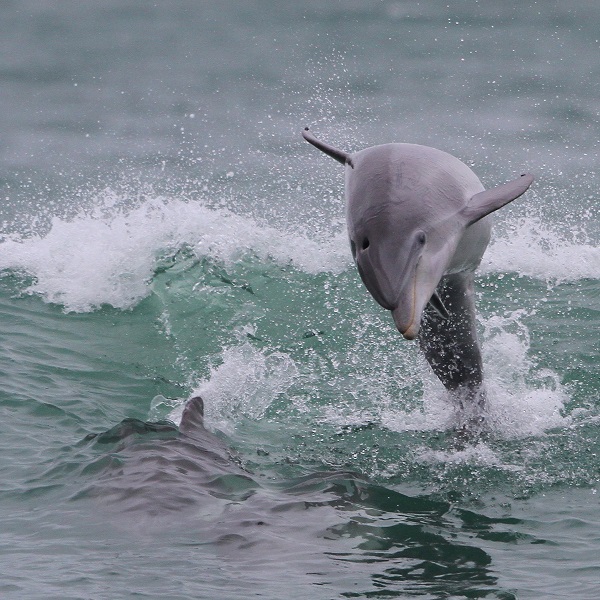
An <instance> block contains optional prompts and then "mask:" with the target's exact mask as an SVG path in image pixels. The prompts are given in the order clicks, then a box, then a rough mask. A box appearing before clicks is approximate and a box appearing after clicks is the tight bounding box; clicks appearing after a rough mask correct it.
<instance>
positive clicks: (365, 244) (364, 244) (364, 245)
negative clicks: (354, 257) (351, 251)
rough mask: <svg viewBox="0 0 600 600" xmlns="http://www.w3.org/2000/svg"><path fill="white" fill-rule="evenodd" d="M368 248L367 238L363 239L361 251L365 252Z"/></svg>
mask: <svg viewBox="0 0 600 600" xmlns="http://www.w3.org/2000/svg"><path fill="white" fill-rule="evenodd" d="M368 247H369V238H365V239H364V240H363V243H362V249H363V250H366V249H367V248H368Z"/></svg>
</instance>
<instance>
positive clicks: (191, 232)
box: [0, 189, 350, 312]
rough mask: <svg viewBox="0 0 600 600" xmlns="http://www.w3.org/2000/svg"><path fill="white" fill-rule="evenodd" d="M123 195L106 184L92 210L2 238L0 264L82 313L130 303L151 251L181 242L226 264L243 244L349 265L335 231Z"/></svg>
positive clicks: (316, 267)
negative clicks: (319, 234) (40, 230)
mask: <svg viewBox="0 0 600 600" xmlns="http://www.w3.org/2000/svg"><path fill="white" fill-rule="evenodd" d="M124 200H126V199H124V198H123V197H122V196H119V195H118V194H116V193H115V192H113V191H111V190H110V189H107V190H105V191H104V192H103V193H102V194H100V195H99V197H98V199H97V201H96V208H95V210H94V211H92V212H82V213H80V214H78V215H77V216H76V217H75V218H73V219H70V220H63V219H58V218H55V219H53V220H52V223H51V227H50V229H49V231H48V232H47V233H46V234H45V235H32V236H30V237H27V238H19V237H16V236H13V237H12V238H9V239H6V240H5V241H4V242H2V243H1V244H0V270H10V271H23V272H26V273H27V274H28V275H30V276H31V277H32V278H33V279H34V282H33V283H32V284H31V286H30V287H29V288H28V290H27V291H28V292H30V293H34V294H38V295H39V296H41V297H42V298H43V299H44V300H45V301H47V302H52V303H56V304H61V305H63V306H64V308H65V310H67V311H72V312H87V311H91V310H95V309H97V308H99V307H100V306H102V305H103V304H108V305H111V306H113V307H115V308H120V309H128V308H131V307H133V306H135V305H136V304H137V303H138V302H139V301H140V300H142V299H143V298H144V297H146V296H147V295H148V294H149V293H150V291H151V278H152V275H153V272H154V268H155V266H156V260H157V257H158V256H159V255H160V254H161V253H164V252H165V251H167V252H168V251H173V252H174V251H176V250H177V249H179V248H181V247H183V246H188V247H190V248H192V249H193V251H194V252H196V254H197V255H198V256H209V257H211V258H213V259H215V260H217V261H221V262H223V263H225V264H226V265H231V264H233V263H234V262H235V260H236V259H238V258H239V257H240V256H241V255H242V254H243V253H244V252H248V251H251V252H254V253H255V254H256V255H257V256H258V257H259V258H260V259H262V260H266V259H272V260H274V261H276V262H278V263H280V264H284V265H287V264H291V265H293V266H295V267H296V268H298V269H300V270H303V271H305V272H307V273H319V272H323V271H331V272H336V273H337V272H340V271H342V270H344V269H345V268H347V267H348V265H349V264H350V260H349V257H348V252H347V248H346V239H345V234H344V232H343V231H340V232H339V233H338V234H337V235H336V236H333V237H330V238H328V239H325V240H321V241H319V240H314V239H309V238H308V237H306V236H304V235H302V234H301V233H294V232H287V231H280V230H278V229H275V228H273V227H269V226H267V225H264V224H260V223H257V222H256V221H255V220H254V219H252V218H250V217H244V216H240V215H236V214H234V213H232V212H231V211H229V210H227V209H224V208H217V209H215V208H209V207H207V206H206V205H204V204H203V203H202V202H187V201H184V200H181V199H177V198H164V197H155V198H149V199H146V200H144V201H142V202H140V203H138V204H137V205H136V206H135V207H133V208H129V209H126V208H124V207H123V205H124V204H125V203H126V202H124Z"/></svg>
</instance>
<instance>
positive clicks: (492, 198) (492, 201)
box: [463, 174, 534, 225]
mask: <svg viewBox="0 0 600 600" xmlns="http://www.w3.org/2000/svg"><path fill="white" fill-rule="evenodd" d="M533 179H534V177H533V175H529V174H524V175H521V177H519V178H518V179H515V180H514V181H509V182H508V183H505V184H503V185H499V186H498V187H495V188H491V189H489V190H485V191H483V192H479V193H478V194H475V195H474V196H473V197H472V198H471V200H469V203H468V204H467V206H466V207H465V208H464V209H463V214H464V216H465V217H466V219H467V221H468V225H472V224H473V223H475V222H477V221H479V219H483V217H485V216H486V215H489V214H490V213H493V212H494V211H495V210H498V209H499V208H502V207H503V206H505V205H506V204H508V203H509V202H512V201H513V200H515V199H516V198H518V197H519V196H520V195H521V194H524V193H525V192H526V191H527V188H528V187H529V186H530V185H531V184H532V183H533Z"/></svg>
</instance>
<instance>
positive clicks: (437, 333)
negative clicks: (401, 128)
mask: <svg viewBox="0 0 600 600" xmlns="http://www.w3.org/2000/svg"><path fill="white" fill-rule="evenodd" d="M302 135H303V136H304V139H306V140H307V141H308V142H310V143H311V144H312V145H313V146H316V147H317V148H318V149H319V150H321V151H323V152H324V153H325V154H327V155H329V156H331V157H332V158H334V159H335V160H337V161H339V162H341V163H342V164H344V165H345V167H346V219H347V225H348V235H349V237H350V248H351V250H352V256H353V258H354V261H355V263H356V266H357V268H358V272H359V274H360V277H361V279H362V280H363V283H364V284H365V286H366V287H367V289H368V290H369V292H370V293H371V295H372V296H373V298H375V300H376V301H377V302H378V303H379V304H380V305H381V306H383V308H385V309H387V310H389V311H391V312H392V317H393V319H394V322H395V324H396V327H397V328H398V330H399V331H400V333H401V334H402V335H403V336H404V337H405V338H406V339H408V340H412V339H415V338H416V337H418V338H419V344H420V347H421V349H422V351H423V352H424V354H425V356H426V358H427V361H428V362H429V364H430V365H431V368H432V369H433V371H434V372H435V374H436V375H437V376H438V378H439V379H440V380H441V381H442V383H443V384H444V386H445V387H446V388H447V389H448V390H449V391H450V392H451V393H453V395H455V396H456V397H457V399H458V400H459V402H460V404H461V406H463V407H465V406H471V407H473V406H474V407H477V408H478V407H483V405H484V403H485V390H484V387H483V370H482V360H481V352H480V349H479V344H478V341H477V333H476V328H475V303H474V300H473V273H474V271H475V269H476V268H477V267H478V265H479V263H480V262H481V258H482V256H483V253H484V251H485V249H486V247H487V245H488V242H489V240H490V231H491V218H490V217H489V216H488V215H489V214H490V213H492V212H494V211H495V210H498V209H499V208H501V207H502V206H504V205H505V204H508V203H509V202H511V201H512V200H514V199H515V198H518V197H519V196H520V195H521V194H523V193H524V192H525V191H526V190H527V188H528V187H529V186H530V185H531V183H532V182H533V176H532V175H522V176H521V177H519V178H518V179H516V180H514V181H511V182H509V183H506V184H504V185H501V186H498V187H496V188H493V189H490V190H485V189H484V187H483V185H482V184H481V182H480V181H479V179H478V178H477V176H476V175H475V173H473V171H471V169H470V168H469V167H467V165H465V164H464V163H463V162H461V161H460V160H458V159H457V158H455V157H454V156H452V155H450V154H447V153H446V152H442V151H441V150H436V149H435V148H429V147H427V146H420V145H416V144H383V145H381V146H372V147H370V148H366V149H365V150H361V151H360V152H356V153H354V154H348V153H346V152H343V151H342V150H338V149H336V148H334V147H333V146H330V145H329V144H326V143H324V142H321V141H319V140H318V139H316V138H315V137H314V136H313V135H312V133H311V132H310V131H309V129H308V127H307V128H306V129H305V130H304V131H303V132H302Z"/></svg>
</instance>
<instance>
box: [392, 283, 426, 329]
mask: <svg viewBox="0 0 600 600" xmlns="http://www.w3.org/2000/svg"><path fill="white" fill-rule="evenodd" d="M411 283H412V284H413V285H411V286H410V287H411V288H412V289H411V290H406V291H407V292H408V294H407V296H408V297H405V298H400V302H399V303H398V306H397V307H396V308H394V309H392V317H393V318H394V323H395V324H396V327H397V329H398V331H399V332H400V333H401V334H402V335H403V336H404V339H405V340H414V339H415V338H416V337H417V335H418V333H419V329H420V327H421V315H422V313H423V308H424V306H423V307H421V308H419V306H418V305H417V302H416V298H415V293H414V292H415V287H416V285H415V282H414V281H412V282H411ZM411 292H412V293H411ZM402 300H404V302H403V301H402Z"/></svg>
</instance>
